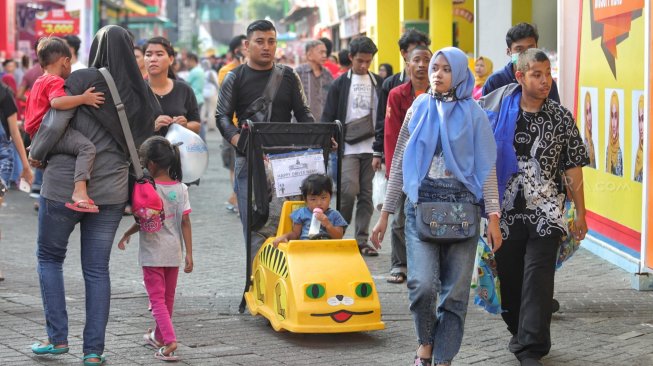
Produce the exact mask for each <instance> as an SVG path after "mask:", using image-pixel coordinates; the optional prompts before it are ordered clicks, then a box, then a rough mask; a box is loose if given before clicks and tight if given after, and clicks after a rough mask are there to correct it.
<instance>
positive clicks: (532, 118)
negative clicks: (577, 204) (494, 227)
mask: <svg viewBox="0 0 653 366" xmlns="http://www.w3.org/2000/svg"><path fill="white" fill-rule="evenodd" d="M514 147H515V152H516V154H517V161H518V166H519V172H518V173H516V174H515V175H514V176H512V177H511V178H510V180H509V181H508V185H507V187H506V192H505V195H504V200H503V202H502V214H501V232H502V234H503V238H504V239H506V238H507V237H508V236H509V235H510V232H511V230H515V231H522V230H523V229H526V230H528V232H529V236H531V237H533V236H535V237H553V236H562V235H564V234H566V233H567V225H566V222H565V220H564V215H563V208H564V200H565V193H566V190H565V188H564V185H563V184H562V177H563V174H564V171H566V170H568V169H571V168H574V167H582V166H585V165H588V164H589V157H588V155H587V149H586V147H585V144H584V143H583V140H582V139H581V137H580V134H579V133H578V128H577V127H576V124H575V122H574V118H573V116H572V114H571V112H569V110H567V109H566V108H565V107H563V106H561V105H560V104H558V103H557V102H555V101H553V100H551V99H547V100H546V101H545V102H544V104H543V105H542V108H541V110H540V111H539V112H537V113H529V112H524V111H521V110H520V111H519V119H518V121H517V126H516V128H515V139H514Z"/></svg>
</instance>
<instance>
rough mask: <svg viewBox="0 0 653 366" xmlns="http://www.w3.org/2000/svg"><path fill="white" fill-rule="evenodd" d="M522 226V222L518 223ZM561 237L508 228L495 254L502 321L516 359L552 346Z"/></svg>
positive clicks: (544, 351)
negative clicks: (556, 267)
mask: <svg viewBox="0 0 653 366" xmlns="http://www.w3.org/2000/svg"><path fill="white" fill-rule="evenodd" d="M520 226H521V225H520ZM560 240H561V238H560V237H559V236H555V237H546V238H542V237H538V236H536V235H533V234H532V231H530V230H528V228H526V226H525V225H524V226H523V227H519V226H518V227H514V226H512V225H511V227H510V235H509V236H508V238H507V240H505V241H504V242H503V245H502V246H501V248H500V249H499V250H498V251H497V253H496V261H497V270H498V273H499V279H500V280H501V306H502V308H503V309H504V311H505V312H504V313H502V314H501V316H502V317H503V320H504V321H505V323H506V324H507V325H508V330H509V331H510V333H511V334H512V335H513V339H512V340H511V342H510V346H509V348H510V352H512V353H514V354H515V356H516V357H517V358H518V359H519V360H523V359H525V358H536V359H539V358H542V357H543V356H545V355H546V354H548V353H549V350H550V349H551V302H552V300H553V280H554V275H555V263H556V258H557V255H558V247H559V246H560Z"/></svg>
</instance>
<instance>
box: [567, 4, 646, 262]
mask: <svg viewBox="0 0 653 366" xmlns="http://www.w3.org/2000/svg"><path fill="white" fill-rule="evenodd" d="M643 10H644V0H618V1H615V0H583V1H582V10H581V12H580V18H581V19H579V20H580V27H581V29H580V32H579V51H580V54H579V58H580V60H579V62H578V65H579V66H578V85H577V88H576V101H577V106H578V107H577V108H578V110H577V111H576V116H577V117H578V118H577V123H578V125H579V129H580V131H582V135H583V139H584V141H585V143H586V145H587V146H588V151H589V152H590V154H591V155H593V156H591V157H590V158H591V160H592V164H591V165H590V166H588V167H586V168H585V169H583V175H584V182H585V202H586V205H587V209H588V213H587V221H588V224H589V227H590V230H592V231H593V233H594V234H599V235H600V236H601V237H602V239H605V240H607V241H608V242H610V243H611V244H612V245H614V246H615V247H617V248H619V249H620V250H622V251H623V252H625V253H628V254H629V255H631V256H632V257H635V258H637V259H639V258H640V257H641V254H640V251H641V239H642V234H641V233H642V211H643V210H642V191H643V186H642V172H641V170H642V168H643V161H642V160H643V150H642V146H641V141H642V140H641V139H640V125H641V123H646V122H644V120H642V122H640V121H639V120H640V116H642V117H643V116H644V114H643V107H642V106H641V104H642V103H641V101H643V99H642V98H640V97H641V96H642V94H643V92H642V91H643V90H644V87H645V84H644V80H645V77H644V76H645V68H646V66H645V59H644V50H645V49H646V47H645V29H644V28H645V17H644V16H643ZM605 240H604V241H605Z"/></svg>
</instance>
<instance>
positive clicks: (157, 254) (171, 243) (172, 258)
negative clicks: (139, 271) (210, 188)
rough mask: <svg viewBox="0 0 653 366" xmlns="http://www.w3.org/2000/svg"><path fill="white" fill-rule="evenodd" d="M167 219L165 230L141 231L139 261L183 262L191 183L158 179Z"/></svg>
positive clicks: (158, 263) (146, 263) (149, 264)
mask: <svg viewBox="0 0 653 366" xmlns="http://www.w3.org/2000/svg"><path fill="white" fill-rule="evenodd" d="M156 191H157V193H159V196H160V197H161V200H162V201H163V210H164V212H165V220H164V221H163V225H162V227H161V230H159V231H157V232H153V233H148V232H145V231H140V232H139V250H138V262H139V263H140V265H141V266H143V267H179V266H180V265H181V263H182V245H183V243H184V239H183V236H182V232H181V219H182V217H183V215H186V214H189V213H190V212H191V208H190V201H189V200H188V187H187V186H186V185H185V184H183V183H178V182H158V181H157V182H156Z"/></svg>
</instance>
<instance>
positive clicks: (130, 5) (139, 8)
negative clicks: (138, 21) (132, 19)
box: [124, 0, 147, 15]
mask: <svg viewBox="0 0 653 366" xmlns="http://www.w3.org/2000/svg"><path fill="white" fill-rule="evenodd" d="M124 6H125V9H127V10H129V11H131V12H132V13H135V14H138V15H147V7H145V5H143V4H142V3H141V2H140V1H137V0H125V3H124Z"/></svg>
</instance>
